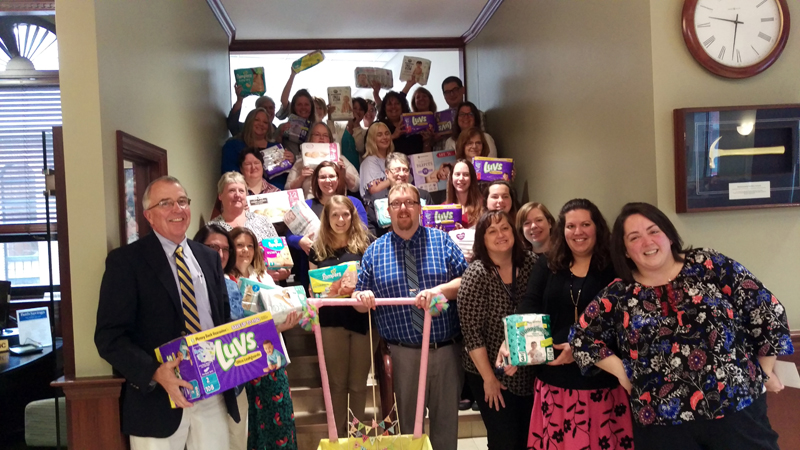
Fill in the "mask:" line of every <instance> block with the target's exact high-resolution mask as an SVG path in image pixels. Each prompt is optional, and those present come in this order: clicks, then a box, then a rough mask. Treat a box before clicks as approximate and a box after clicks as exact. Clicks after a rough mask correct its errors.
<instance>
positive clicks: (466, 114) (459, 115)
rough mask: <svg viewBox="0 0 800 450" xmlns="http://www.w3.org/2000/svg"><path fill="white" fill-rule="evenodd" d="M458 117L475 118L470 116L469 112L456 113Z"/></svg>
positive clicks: (472, 115)
mask: <svg viewBox="0 0 800 450" xmlns="http://www.w3.org/2000/svg"><path fill="white" fill-rule="evenodd" d="M458 117H475V114H472V113H471V112H468V113H458Z"/></svg>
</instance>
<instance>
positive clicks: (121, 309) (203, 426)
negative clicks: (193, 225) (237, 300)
mask: <svg viewBox="0 0 800 450" xmlns="http://www.w3.org/2000/svg"><path fill="white" fill-rule="evenodd" d="M143 203H144V209H145V212H144V216H145V218H146V219H147V221H148V222H149V223H150V226H151V227H152V229H153V232H152V233H150V234H149V235H147V236H145V237H143V238H142V239H140V240H139V241H136V242H134V243H132V244H130V245H126V246H123V247H120V248H118V249H115V250H113V251H111V253H109V254H108V258H107V259H106V271H105V274H104V275H103V282H102V285H101V287H100V303H99V305H98V309H97V328H96V329H95V337H94V340H95V344H96V345H97V350H98V352H99V353H100V356H101V357H103V359H105V360H106V361H108V362H109V363H110V364H111V366H112V367H113V368H114V371H115V372H117V373H119V374H121V375H122V376H123V377H125V380H126V382H125V385H124V390H123V394H122V431H123V433H125V434H129V435H130V436H131V448H132V450H156V449H157V450H161V449H164V450H167V449H169V450H183V449H184V446H186V448H188V450H205V449H214V450H218V449H227V448H228V426H227V421H226V416H225V414H226V410H227V413H229V414H230V415H231V417H232V418H233V419H234V420H236V421H237V422H238V421H239V412H238V408H237V406H236V398H235V396H234V395H233V391H227V392H224V393H223V394H222V395H217V396H214V397H211V398H208V399H205V400H201V401H198V402H195V403H194V404H192V403H189V402H188V401H187V400H186V399H185V398H184V396H183V394H182V393H181V390H180V387H186V388H189V389H191V388H192V386H191V385H190V384H189V383H188V382H186V381H183V380H181V379H179V378H178V377H177V376H175V372H174V368H175V366H177V364H178V362H179V361H180V359H176V360H174V361H170V362H166V363H163V364H162V363H159V362H158V360H156V357H155V351H154V350H155V348H156V347H158V346H160V345H162V344H164V343H166V342H169V341H171V340H173V339H176V338H178V337H181V336H184V335H186V334H191V333H194V332H198V331H201V330H205V329H209V328H213V327H215V326H218V325H222V324H223V323H225V322H226V321H227V320H228V318H229V315H230V312H229V308H230V307H229V304H228V294H227V290H226V287H225V280H224V278H223V274H222V265H221V262H220V258H219V255H218V254H217V253H216V252H214V251H213V250H211V249H209V248H207V247H206V246H204V245H202V244H199V243H196V242H194V241H190V240H188V239H187V238H186V230H187V229H188V228H189V223H190V220H191V216H192V215H191V208H190V207H189V203H190V200H189V198H188V197H187V195H186V191H185V190H184V189H183V186H181V184H180V182H179V181H178V180H177V179H175V178H172V177H162V178H159V179H157V180H155V181H153V182H152V183H150V185H149V186H148V187H147V190H146V191H145V194H144V199H143ZM170 399H172V401H173V402H174V403H175V404H176V405H177V406H178V408H175V409H173V408H171V406H170Z"/></svg>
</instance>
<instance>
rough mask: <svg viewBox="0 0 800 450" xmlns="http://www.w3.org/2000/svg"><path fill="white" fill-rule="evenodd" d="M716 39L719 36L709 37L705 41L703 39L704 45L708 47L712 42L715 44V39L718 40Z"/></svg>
mask: <svg viewBox="0 0 800 450" xmlns="http://www.w3.org/2000/svg"><path fill="white" fill-rule="evenodd" d="M716 40H717V38H715V37H714V36H711V37H710V38H708V39H706V40H705V41H703V46H705V47H706V48H708V47H709V46H710V45H711V44H713V43H714V41H716Z"/></svg>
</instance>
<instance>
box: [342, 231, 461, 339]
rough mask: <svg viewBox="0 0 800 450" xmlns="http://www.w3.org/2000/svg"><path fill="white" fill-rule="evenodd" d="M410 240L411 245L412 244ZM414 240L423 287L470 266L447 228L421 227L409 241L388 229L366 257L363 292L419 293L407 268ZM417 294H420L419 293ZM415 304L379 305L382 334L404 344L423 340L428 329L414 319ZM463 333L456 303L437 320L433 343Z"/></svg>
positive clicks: (377, 314)
mask: <svg viewBox="0 0 800 450" xmlns="http://www.w3.org/2000/svg"><path fill="white" fill-rule="evenodd" d="M406 243H407V244H406ZM406 245H409V246H410V247H411V251H412V252H413V254H414V258H415V259H416V262H417V274H418V277H419V289H420V290H423V289H432V288H434V287H436V286H438V285H440V284H443V283H447V282H449V281H451V280H453V279H455V278H458V277H460V276H461V274H463V273H464V271H465V270H467V261H466V260H465V259H464V254H463V253H462V252H461V250H459V248H458V246H456V244H455V242H453V240H452V239H450V237H449V236H448V235H447V233H445V232H443V231H440V230H436V229H433V228H426V227H419V229H418V230H417V231H416V232H415V233H414V235H413V236H412V237H411V239H409V240H408V241H405V240H404V239H402V238H401V237H399V236H397V235H396V234H395V233H387V234H385V235H383V236H381V238H380V239H378V240H377V241H375V242H373V243H372V245H370V246H369V248H367V251H366V252H365V253H364V258H363V259H362V260H361V273H360V274H359V276H358V284H357V285H356V290H357V291H366V290H370V291H372V292H374V293H375V298H398V297H401V298H402V297H413V295H410V293H409V288H408V283H407V281H406V272H405V267H404V264H405V263H404V256H403V252H404V251H405V246H406ZM414 295H416V294H414ZM411 308H415V306H411V305H403V306H379V307H378V308H377V309H376V311H375V312H374V313H373V314H374V316H375V320H376V321H377V323H378V331H379V332H380V334H381V336H382V337H383V338H384V339H386V340H390V341H397V342H401V343H404V344H421V343H422V333H420V332H418V331H416V330H415V329H414V326H413V325H412V323H411ZM460 333H461V327H460V326H459V323H458V311H457V309H456V304H455V302H454V301H452V300H451V303H450V308H448V310H447V311H445V312H443V313H442V315H440V316H439V317H434V318H433V320H432V321H431V343H434V342H444V341H447V340H449V339H453V338H455V337H457V336H458V335H459V334H460Z"/></svg>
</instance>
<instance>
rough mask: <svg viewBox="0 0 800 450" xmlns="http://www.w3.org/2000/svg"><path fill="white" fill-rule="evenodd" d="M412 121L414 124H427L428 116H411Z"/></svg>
mask: <svg viewBox="0 0 800 450" xmlns="http://www.w3.org/2000/svg"><path fill="white" fill-rule="evenodd" d="M411 123H412V124H413V125H427V124H428V116H414V117H412V118H411Z"/></svg>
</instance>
